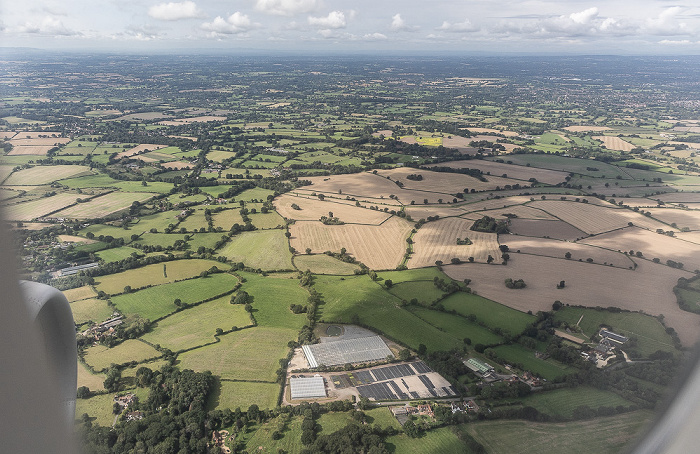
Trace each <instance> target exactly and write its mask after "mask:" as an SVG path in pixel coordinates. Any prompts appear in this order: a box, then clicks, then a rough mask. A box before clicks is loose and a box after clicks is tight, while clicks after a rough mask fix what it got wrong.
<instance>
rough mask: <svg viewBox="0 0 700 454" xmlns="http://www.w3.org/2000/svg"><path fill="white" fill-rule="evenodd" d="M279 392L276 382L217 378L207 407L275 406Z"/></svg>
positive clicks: (244, 407)
mask: <svg viewBox="0 0 700 454" xmlns="http://www.w3.org/2000/svg"><path fill="white" fill-rule="evenodd" d="M279 393H280V385H279V384H277V383H254V382H245V381H236V382H234V381H227V380H217V384H216V387H215V388H214V390H213V391H212V392H211V394H210V395H209V402H208V404H207V407H208V408H210V409H212V410H213V409H218V410H223V409H224V408H230V409H231V410H235V409H236V408H238V407H240V408H241V409H242V410H247V409H248V407H249V406H250V405H252V404H257V405H258V406H259V407H260V408H275V407H276V406H277V396H279Z"/></svg>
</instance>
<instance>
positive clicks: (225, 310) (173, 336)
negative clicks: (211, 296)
mask: <svg viewBox="0 0 700 454" xmlns="http://www.w3.org/2000/svg"><path fill="white" fill-rule="evenodd" d="M250 324H251V320H250V316H249V315H248V313H247V312H246V311H245V309H244V308H243V306H242V305H233V304H231V303H230V302H229V297H228V296H224V297H222V298H218V299H216V300H214V301H209V302H207V303H203V304H200V305H198V306H195V307H191V308H188V309H185V310H183V311H180V312H176V313H175V314H173V315H170V316H168V317H166V318H164V319H163V320H161V321H159V322H158V323H157V325H156V326H155V327H152V328H151V331H150V332H148V333H146V334H144V335H143V339H144V340H146V341H148V342H150V343H152V344H160V345H162V346H163V347H166V348H169V349H170V350H172V351H178V350H183V349H187V348H192V347H197V346H199V345H203V344H207V343H210V342H214V341H215V340H216V339H215V338H214V333H215V331H216V329H217V328H221V329H222V330H224V331H228V330H230V329H231V327H232V326H237V327H238V328H242V327H244V326H248V325H250Z"/></svg>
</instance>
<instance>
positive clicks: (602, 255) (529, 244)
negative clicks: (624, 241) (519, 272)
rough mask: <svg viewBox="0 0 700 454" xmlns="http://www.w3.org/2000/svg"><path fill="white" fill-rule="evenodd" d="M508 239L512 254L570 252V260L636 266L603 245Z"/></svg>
mask: <svg viewBox="0 0 700 454" xmlns="http://www.w3.org/2000/svg"><path fill="white" fill-rule="evenodd" d="M625 231H626V229H625V230H621V232H625ZM618 232H620V231H618ZM645 232H646V230H645ZM615 233H617V232H614V233H613V234H615ZM605 235H610V234H605ZM596 238H598V237H596ZM504 241H505V240H504ZM507 241H508V242H507V245H508V247H509V248H510V253H511V255H512V254H513V253H514V252H515V253H518V252H520V253H522V254H533V255H542V256H546V257H554V258H562V257H565V255H566V253H567V252H568V253H570V254H571V258H570V259H569V260H577V261H587V260H588V259H592V260H593V262H594V263H603V264H606V265H613V266H617V267H620V268H629V267H633V266H634V261H632V260H631V259H630V258H629V257H627V256H626V255H625V254H623V253H621V252H617V251H612V250H609V249H604V248H601V247H592V246H588V245H587V244H582V243H571V242H569V241H559V240H552V239H547V238H528V237H522V236H517V235H512V236H509V237H508V239H507ZM583 242H584V243H588V240H586V239H584V240H583ZM504 244H506V243H504Z"/></svg>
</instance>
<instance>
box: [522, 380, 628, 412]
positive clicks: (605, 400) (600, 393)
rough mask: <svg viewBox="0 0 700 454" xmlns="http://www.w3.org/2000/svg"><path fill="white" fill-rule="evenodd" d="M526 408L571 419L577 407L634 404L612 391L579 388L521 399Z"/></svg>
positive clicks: (557, 390)
mask: <svg viewBox="0 0 700 454" xmlns="http://www.w3.org/2000/svg"><path fill="white" fill-rule="evenodd" d="M520 402H521V403H522V404H523V405H524V406H530V407H534V408H536V409H537V410H538V411H540V412H541V413H546V414H548V415H551V416H559V417H563V418H571V417H572V415H573V411H574V409H575V408H576V407H579V406H581V405H586V406H588V407H590V408H592V409H594V410H595V409H597V408H599V407H613V408H614V407H617V406H618V405H622V406H624V407H628V406H630V405H631V404H632V402H630V401H628V400H627V399H624V398H623V397H620V396H619V395H617V394H615V393H614V392H612V391H606V390H602V389H597V388H592V387H589V386H579V387H577V388H563V389H555V390H552V391H547V392H537V393H533V394H530V395H529V396H527V397H524V398H522V399H520Z"/></svg>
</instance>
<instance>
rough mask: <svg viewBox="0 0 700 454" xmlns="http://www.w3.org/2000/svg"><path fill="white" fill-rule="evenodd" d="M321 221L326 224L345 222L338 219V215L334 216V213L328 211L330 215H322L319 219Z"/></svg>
mask: <svg viewBox="0 0 700 454" xmlns="http://www.w3.org/2000/svg"><path fill="white" fill-rule="evenodd" d="M319 220H320V221H321V223H323V224H325V225H343V224H345V223H344V222H343V221H341V220H340V219H338V218H337V217H334V216H333V213H328V216H321V219H319Z"/></svg>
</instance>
